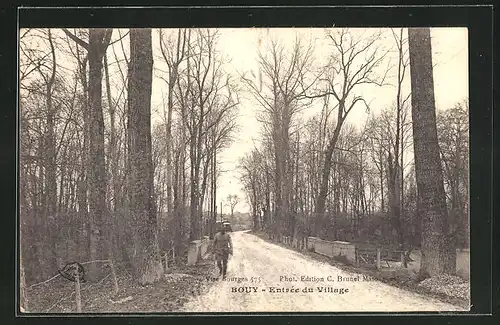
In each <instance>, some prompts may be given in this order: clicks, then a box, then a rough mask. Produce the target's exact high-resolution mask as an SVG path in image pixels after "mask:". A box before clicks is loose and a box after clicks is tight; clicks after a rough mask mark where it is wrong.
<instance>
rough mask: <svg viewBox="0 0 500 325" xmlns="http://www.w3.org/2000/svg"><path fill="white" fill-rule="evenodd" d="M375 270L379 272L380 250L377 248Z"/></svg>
mask: <svg viewBox="0 0 500 325" xmlns="http://www.w3.org/2000/svg"><path fill="white" fill-rule="evenodd" d="M377 270H380V248H377Z"/></svg>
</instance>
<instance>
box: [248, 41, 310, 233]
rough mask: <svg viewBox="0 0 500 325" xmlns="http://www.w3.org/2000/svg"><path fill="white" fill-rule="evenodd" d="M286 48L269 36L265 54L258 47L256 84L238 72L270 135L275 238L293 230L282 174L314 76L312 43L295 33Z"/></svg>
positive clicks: (288, 188) (286, 184) (287, 185)
mask: <svg viewBox="0 0 500 325" xmlns="http://www.w3.org/2000/svg"><path fill="white" fill-rule="evenodd" d="M286 51H287V50H286V49H285V48H284V46H283V45H282V44H280V43H279V42H278V41H277V40H271V41H270V44H269V48H268V52H267V53H268V54H264V53H262V52H261V51H260V50H259V66H260V71H261V73H260V74H261V75H262V79H261V82H259V84H257V82H255V81H254V80H252V79H250V78H249V77H247V76H245V74H243V75H242V80H243V82H244V83H245V85H246V86H247V89H248V90H249V92H250V93H251V94H252V96H253V97H254V98H255V99H256V100H257V102H258V103H259V104H260V106H261V109H262V111H261V116H260V117H259V121H260V122H261V123H262V124H263V128H264V132H265V134H266V135H267V136H269V138H270V139H271V144H272V148H273V155H274V169H275V178H274V194H275V198H274V202H275V204H276V205H275V207H276V217H277V219H276V222H274V223H273V224H274V233H275V234H277V235H278V238H279V237H280V236H281V235H283V234H285V233H288V234H289V235H292V234H293V230H292V229H290V222H289V220H288V212H289V210H290V199H291V194H292V189H293V184H292V181H291V178H290V177H287V176H285V175H289V174H290V173H291V172H293V171H292V170H290V168H291V166H292V160H291V156H290V151H291V150H290V146H291V143H290V136H291V127H292V125H293V123H294V119H295V117H296V115H297V113H298V112H299V111H300V110H301V109H302V108H304V106H305V104H304V102H303V100H304V99H305V94H306V92H307V91H308V90H309V89H310V88H311V87H312V85H313V84H314V80H311V79H312V78H311V64H312V54H313V47H312V45H311V44H307V45H305V44H304V41H303V40H301V39H300V38H298V37H297V38H296V40H295V42H294V44H293V46H292V50H291V53H289V54H288V53H286ZM261 84H262V85H263V86H262V88H261Z"/></svg>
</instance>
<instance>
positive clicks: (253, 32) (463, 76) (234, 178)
mask: <svg viewBox="0 0 500 325" xmlns="http://www.w3.org/2000/svg"><path fill="white" fill-rule="evenodd" d="M350 30H351V33H353V34H355V35H357V36H360V35H366V36H369V35H370V34H371V33H373V32H375V29H355V28H351V29H350ZM121 32H122V35H123V33H125V32H126V30H121ZM165 32H167V33H168V30H165ZM383 32H384V33H383V36H382V37H381V41H380V44H382V46H386V47H392V46H393V45H394V39H393V38H392V34H391V32H390V29H384V30H383ZM21 33H23V31H21ZM54 33H55V34H59V36H61V37H64V34H63V33H62V31H61V30H57V31H54ZM219 35H220V36H219V40H218V43H217V51H218V52H220V53H221V54H223V55H224V56H226V57H227V58H229V59H230V63H228V64H227V65H225V66H224V70H225V71H226V72H228V73H230V74H232V75H233V76H234V77H235V78H236V77H237V76H238V72H243V71H250V70H252V71H254V73H255V74H256V75H258V73H257V71H258V64H257V53H258V50H259V40H261V41H262V42H261V43H260V44H261V45H260V46H261V50H265V47H266V40H269V39H270V38H275V39H278V40H279V41H280V42H281V43H282V44H284V45H285V46H291V44H292V43H293V41H294V39H295V37H296V36H297V35H299V36H300V37H301V38H303V39H304V40H305V41H310V42H312V44H313V45H314V49H315V50H314V56H315V57H314V60H315V62H316V63H321V61H322V60H325V59H326V58H327V57H328V55H329V53H330V51H331V47H330V46H331V43H330V42H327V41H325V29H323V28H300V29H297V28H237V29H229V28H226V29H224V28H223V29H219ZM118 38H119V31H118V30H115V32H114V33H113V39H112V40H116V39H118ZM431 38H432V52H433V65H434V86H435V97H436V106H437V109H445V108H448V107H451V106H453V105H454V104H456V103H457V102H459V101H461V100H463V99H464V98H466V97H468V40H467V29H466V28H432V29H431ZM158 43H159V42H158V32H157V30H153V55H154V56H155V62H154V67H155V69H157V68H160V69H162V62H161V61H162V60H160V59H159V56H160V51H159V48H158ZM35 44H38V42H37V43H35ZM35 44H31V45H30V46H33V45H35ZM35 46H36V45H35ZM39 47H40V49H41V48H42V47H47V46H46V45H45V46H43V44H40V45H39ZM113 49H114V51H115V53H117V55H118V59H121V58H122V54H121V53H122V48H121V45H120V43H115V44H114V45H113ZM113 49H108V61H109V62H110V63H111V64H110V68H109V70H110V75H111V78H112V80H111V83H112V84H114V85H115V87H116V89H118V91H119V89H121V87H123V82H122V81H121V77H119V75H120V74H119V73H118V70H117V68H118V66H117V65H116V64H113V63H112V62H113V61H114V60H115V59H114V54H113ZM123 50H124V51H125V52H128V39H125V41H124V43H123ZM127 55H128V54H127ZM58 60H59V61H58V64H59V65H61V66H62V67H63V69H62V70H63V71H68V73H72V71H75V65H74V59H73V60H71V59H68V60H67V61H65V60H64V59H62V60H61V59H58ZM388 60H392V61H391V62H392V63H393V64H395V57H392V58H391V56H390V55H389V56H388ZM386 63H389V61H387V62H386ZM163 64H164V63H163ZM385 67H386V66H383V67H381V69H384V68H385ZM163 69H164V67H163ZM122 70H123V72H125V73H126V67H124V66H123V64H122ZM64 73H66V72H64ZM392 73H395V70H393V72H392ZM157 74H158V71H155V75H157ZM409 87H410V82H409V71H408V72H407V78H406V80H405V83H404V90H403V92H404V93H406V94H408V93H409ZM115 95H116V94H115ZM115 95H114V96H115ZM356 95H360V96H363V97H364V98H365V100H366V101H367V102H368V103H370V112H372V113H374V114H376V113H377V112H378V111H380V110H381V109H383V108H387V107H390V106H391V105H392V103H393V102H394V100H395V97H396V88H395V87H394V86H385V87H382V88H380V87H376V86H364V87H363V88H359V89H357V90H356ZM248 97H249V96H248V94H243V96H242V100H241V103H240V105H239V117H238V124H239V125H241V126H242V127H241V130H240V132H239V133H238V134H237V137H236V139H235V141H234V143H233V145H232V146H231V147H229V148H228V149H226V150H225V151H224V152H223V153H222V156H221V157H220V158H218V161H219V162H222V166H221V168H222V169H223V170H227V172H225V173H223V175H222V176H221V179H219V181H218V185H219V188H218V192H217V197H218V200H217V201H218V202H217V204H218V205H219V204H220V201H221V199H225V198H226V197H227V196H228V194H237V195H238V196H239V197H240V199H241V202H240V203H239V204H238V205H237V206H236V211H240V212H247V211H249V205H248V204H247V203H246V202H245V195H244V193H243V192H242V184H241V183H240V182H239V179H238V176H239V175H238V171H237V170H236V165H237V162H238V160H239V158H240V157H242V156H243V155H244V154H245V153H246V152H248V151H250V150H251V149H252V148H253V145H254V143H255V144H256V145H258V137H259V131H260V125H259V123H258V122H257V120H256V118H255V114H256V112H257V109H258V105H257V104H256V102H255V101H252V100H251V99H250V98H248ZM163 98H166V84H165V82H164V81H162V80H161V79H159V78H157V77H155V78H154V81H153V94H152V105H153V111H156V112H158V110H159V109H161V107H162V106H163ZM318 109H319V107H311V108H308V109H307V110H306V111H304V112H303V117H302V118H304V119H305V118H307V117H309V116H311V115H313V114H315V113H316V112H317V111H318ZM367 117H368V113H367V112H366V110H365V109H364V107H363V106H359V107H356V108H355V109H353V111H352V112H351V113H350V115H349V117H348V119H347V121H348V122H349V123H351V124H355V125H358V126H361V125H363V124H364V122H365V121H366V119H367ZM157 122H159V120H158V117H157V116H153V124H155V123H157ZM218 209H219V211H220V206H219V207H218ZM223 209H224V211H225V212H227V211H229V208H228V207H226V206H224V208H223Z"/></svg>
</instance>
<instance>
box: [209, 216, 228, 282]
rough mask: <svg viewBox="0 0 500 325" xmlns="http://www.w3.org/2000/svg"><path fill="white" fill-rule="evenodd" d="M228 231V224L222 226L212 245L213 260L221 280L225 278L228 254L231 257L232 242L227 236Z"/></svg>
mask: <svg viewBox="0 0 500 325" xmlns="http://www.w3.org/2000/svg"><path fill="white" fill-rule="evenodd" d="M228 229H229V224H228V223H224V224H222V227H221V229H220V231H219V232H218V233H216V234H215V237H214V244H213V245H214V246H213V247H214V255H215V260H216V261H217V266H218V267H219V276H221V275H222V279H225V278H226V272H227V260H228V258H229V254H231V255H233V242H232V241H231V236H229V234H228Z"/></svg>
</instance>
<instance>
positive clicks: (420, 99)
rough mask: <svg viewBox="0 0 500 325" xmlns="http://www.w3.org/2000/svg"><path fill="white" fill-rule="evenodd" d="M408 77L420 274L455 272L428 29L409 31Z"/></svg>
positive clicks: (431, 274) (454, 253) (454, 252)
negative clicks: (420, 224) (417, 203)
mask: <svg viewBox="0 0 500 325" xmlns="http://www.w3.org/2000/svg"><path fill="white" fill-rule="evenodd" d="M408 35H409V50H410V75H411V88H412V94H411V101H412V118H413V146H414V153H415V175H416V180H417V190H418V199H419V203H420V207H421V222H422V261H421V265H420V272H421V274H423V275H430V276H434V275H436V274H440V273H449V274H453V273H455V259H456V251H455V248H454V247H452V245H451V243H450V242H451V241H450V240H448V235H449V234H448V220H447V211H446V197H445V192H444V184H443V172H442V166H441V161H440V157H439V147H438V138H437V130H436V107H435V102H434V80H433V75H432V72H433V70H432V52H431V38H430V29H429V28H410V29H409V31H408Z"/></svg>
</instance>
